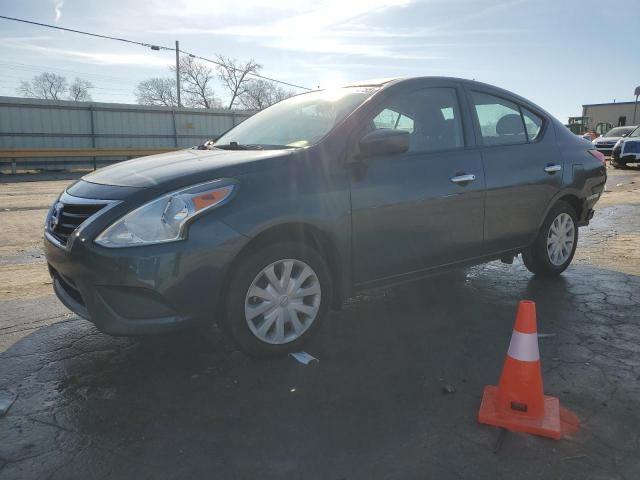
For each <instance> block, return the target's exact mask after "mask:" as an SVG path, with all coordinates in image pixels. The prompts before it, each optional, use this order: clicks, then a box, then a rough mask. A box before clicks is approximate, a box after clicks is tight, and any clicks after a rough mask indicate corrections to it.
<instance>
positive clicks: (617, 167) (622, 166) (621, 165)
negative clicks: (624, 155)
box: [611, 160, 627, 170]
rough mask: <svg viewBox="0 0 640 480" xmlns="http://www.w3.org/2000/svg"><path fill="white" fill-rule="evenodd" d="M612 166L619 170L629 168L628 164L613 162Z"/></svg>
mask: <svg viewBox="0 0 640 480" xmlns="http://www.w3.org/2000/svg"><path fill="white" fill-rule="evenodd" d="M611 166H612V167H613V168H616V169H619V170H624V169H625V168H627V164H626V163H618V162H614V161H613V160H612V161H611Z"/></svg>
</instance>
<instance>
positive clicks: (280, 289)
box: [221, 243, 332, 356]
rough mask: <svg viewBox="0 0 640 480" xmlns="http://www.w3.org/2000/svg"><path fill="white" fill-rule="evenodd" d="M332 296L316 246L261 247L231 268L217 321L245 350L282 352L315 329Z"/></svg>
mask: <svg viewBox="0 0 640 480" xmlns="http://www.w3.org/2000/svg"><path fill="white" fill-rule="evenodd" d="M331 294H332V290H331V279H330V275H329V269H328V267H327V264H326V262H325V261H324V259H323V258H322V256H321V255H320V254H319V253H318V252H317V251H316V250H315V249H313V248H311V247H309V246H307V245H305V244H302V243H300V244H298V243H279V244H274V245H270V246H266V247H263V248H261V249H260V250H257V251H255V252H253V253H250V254H248V255H247V256H246V257H244V258H242V259H241V260H240V261H239V263H238V264H237V265H236V267H235V268H234V272H233V277H232V279H231V283H230V285H229V294H228V296H227V304H226V315H224V316H223V318H222V319H221V322H222V323H223V327H224V330H225V331H227V332H228V333H229V334H230V335H231V337H232V338H233V340H234V341H235V342H236V344H237V345H238V346H239V347H240V348H241V349H242V350H244V351H245V352H247V353H249V354H253V355H260V356H264V355H278V354H285V353H288V352H291V351H296V350H297V349H298V348H300V346H301V345H302V344H304V343H305V342H306V341H307V340H308V339H309V338H310V337H311V336H312V335H313V334H314V333H315V332H316V330H317V329H318V327H319V326H320V324H321V322H322V321H323V320H324V317H325V316H326V314H327V310H328V306H329V304H330V303H331Z"/></svg>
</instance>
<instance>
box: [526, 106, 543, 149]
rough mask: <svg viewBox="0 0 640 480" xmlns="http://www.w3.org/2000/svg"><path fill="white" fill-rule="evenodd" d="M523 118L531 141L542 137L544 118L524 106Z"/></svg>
mask: <svg viewBox="0 0 640 480" xmlns="http://www.w3.org/2000/svg"><path fill="white" fill-rule="evenodd" d="M522 118H524V126H525V128H526V130H527V137H528V138H529V141H530V142H533V141H534V140H537V139H538V138H540V132H541V131H542V118H541V117H540V116H538V115H536V114H535V113H533V112H532V111H531V110H528V109H526V108H524V107H522Z"/></svg>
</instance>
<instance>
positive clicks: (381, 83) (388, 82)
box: [345, 75, 552, 116]
mask: <svg viewBox="0 0 640 480" xmlns="http://www.w3.org/2000/svg"><path fill="white" fill-rule="evenodd" d="M420 80H441V81H443V82H456V83H462V84H465V85H466V86H468V87H470V88H474V87H475V88H481V89H483V90H491V91H492V93H493V94H495V95H498V96H500V95H504V96H506V97H507V98H512V99H514V100H517V101H518V102H520V103H523V104H525V105H529V106H530V107H533V108H534V109H536V110H539V111H540V112H544V113H545V114H546V115H547V116H552V115H551V114H550V113H549V112H547V111H546V110H545V109H543V108H542V107H540V106H539V105H536V104H535V103H534V102H532V101H531V100H529V99H527V98H524V97H522V96H520V95H518V94H517V93H514V92H511V91H509V90H505V89H504V88H500V87H497V86H495V85H491V84H489V83H483V82H478V81H477V80H469V79H468V78H458V77H444V76H430V75H425V76H415V77H392V78H383V79H374V80H363V81H360V82H352V83H350V84H349V85H345V87H347V86H349V87H382V88H386V87H390V86H392V85H400V84H403V83H413V82H415V81H420Z"/></svg>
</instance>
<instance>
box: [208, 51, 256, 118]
mask: <svg viewBox="0 0 640 480" xmlns="http://www.w3.org/2000/svg"><path fill="white" fill-rule="evenodd" d="M216 59H217V61H218V63H219V64H220V65H219V66H218V76H219V77H220V80H221V81H222V84H223V85H224V87H225V88H226V89H227V90H228V91H229V94H230V95H231V101H230V102H229V107H228V109H229V110H231V109H232V108H233V104H234V103H235V101H236V100H237V99H239V98H240V97H242V95H243V94H244V93H245V91H246V87H247V82H248V81H249V79H248V78H247V75H248V74H250V73H258V72H259V71H260V69H261V68H262V65H260V64H258V63H256V61H255V60H253V59H251V60H249V61H248V62H247V63H245V64H241V63H239V62H238V61H237V60H236V59H235V58H231V57H224V56H222V55H217V56H216Z"/></svg>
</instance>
